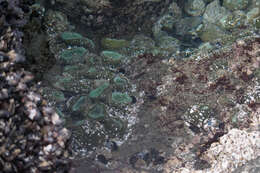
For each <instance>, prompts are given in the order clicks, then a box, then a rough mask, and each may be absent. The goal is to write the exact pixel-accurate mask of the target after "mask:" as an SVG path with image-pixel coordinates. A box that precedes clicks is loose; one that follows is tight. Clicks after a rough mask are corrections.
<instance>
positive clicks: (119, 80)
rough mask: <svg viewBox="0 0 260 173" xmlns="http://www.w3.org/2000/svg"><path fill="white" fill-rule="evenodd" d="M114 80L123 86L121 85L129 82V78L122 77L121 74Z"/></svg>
mask: <svg viewBox="0 0 260 173" xmlns="http://www.w3.org/2000/svg"><path fill="white" fill-rule="evenodd" d="M113 81H114V83H115V84H116V85H118V86H121V87H122V86H125V85H126V84H127V80H126V79H124V78H121V77H119V76H116V77H115V78H114V80H113Z"/></svg>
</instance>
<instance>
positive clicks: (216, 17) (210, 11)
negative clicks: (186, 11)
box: [203, 0, 230, 24]
mask: <svg viewBox="0 0 260 173" xmlns="http://www.w3.org/2000/svg"><path fill="white" fill-rule="evenodd" d="M229 13H230V12H229V11H228V10H226V9H225V7H222V6H220V2H219V0H214V1H213V2H211V3H210V4H208V5H207V7H206V10H205V12H204V14H203V20H205V21H207V22H210V23H213V24H218V23H219V21H221V20H222V18H223V17H224V16H227V15H228V14H229Z"/></svg>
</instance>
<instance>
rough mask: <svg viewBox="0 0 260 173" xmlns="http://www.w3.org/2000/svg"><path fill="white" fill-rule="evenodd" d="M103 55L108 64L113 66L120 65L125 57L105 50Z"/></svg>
mask: <svg viewBox="0 0 260 173" xmlns="http://www.w3.org/2000/svg"><path fill="white" fill-rule="evenodd" d="M101 55H102V56H104V57H105V61H106V62H108V63H109V64H112V65H116V64H119V63H120V62H121V61H122V59H123V55H121V54H119V53H117V52H114V51H108V50H104V51H102V52H101Z"/></svg>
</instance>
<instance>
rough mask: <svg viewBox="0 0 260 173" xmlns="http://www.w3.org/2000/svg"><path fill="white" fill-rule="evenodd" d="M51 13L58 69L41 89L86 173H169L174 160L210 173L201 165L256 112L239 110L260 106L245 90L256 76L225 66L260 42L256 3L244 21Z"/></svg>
mask: <svg viewBox="0 0 260 173" xmlns="http://www.w3.org/2000/svg"><path fill="white" fill-rule="evenodd" d="M191 2H192V1H191ZM202 2H203V1H202ZM246 2H247V1H246ZM52 3H53V4H52V5H50V4H49V5H46V4H44V3H42V4H41V5H40V7H41V8H44V9H45V11H46V13H45V14H44V24H43V25H44V27H45V35H46V37H47V38H48V39H47V40H48V45H49V48H47V49H48V50H47V51H49V52H50V54H53V56H52V58H54V59H55V65H54V64H52V65H51V68H50V69H48V70H47V71H45V72H44V73H43V74H42V76H43V81H42V82H43V85H42V89H43V94H44V96H45V97H46V98H47V99H48V101H49V102H50V104H52V105H53V106H54V107H55V108H56V110H57V112H58V114H59V115H60V116H61V117H62V118H63V119H64V121H65V126H66V127H67V128H68V129H70V130H71V131H72V134H73V135H72V148H73V151H74V154H75V156H74V157H75V160H80V159H83V160H81V161H82V163H80V164H79V165H78V168H77V169H76V170H77V171H78V172H84V171H86V170H91V172H95V171H96V172H109V171H112V172H113V171H118V172H124V171H125V172H126V171H127V170H129V171H130V172H131V171H132V172H140V171H141V170H142V171H144V172H164V171H166V170H167V169H168V168H166V166H165V163H166V162H167V161H168V160H170V159H171V158H172V157H173V156H174V157H175V156H176V157H182V158H183V161H182V162H183V163H185V162H187V163H194V165H195V166H194V167H197V168H199V169H200V168H201V169H207V168H209V167H210V166H209V163H208V162H207V161H205V162H204V161H202V162H199V161H200V159H198V158H199V157H200V155H201V154H202V153H203V152H204V150H207V148H209V145H210V144H211V143H213V142H215V141H217V140H218V138H219V137H220V136H223V135H224V134H225V133H226V129H227V127H232V128H233V127H239V126H242V125H241V120H238V119H239V118H240V119H245V117H243V116H242V115H240V114H241V112H242V111H244V112H245V114H246V113H248V112H250V111H251V110H248V109H247V108H240V107H241V105H242V107H243V104H247V102H250V101H252V100H258V99H259V96H258V92H254V93H253V94H252V95H253V96H252V95H250V94H249V93H250V92H249V91H248V90H247V89H248V87H249V86H257V85H258V83H257V77H258V76H257V75H256V76H254V77H253V78H250V80H249V79H247V80H245V79H243V78H242V79H241V78H239V77H237V76H236V75H237V74H235V72H232V71H234V69H232V68H233V66H232V64H235V61H233V60H230V59H228V58H225V57H229V56H230V55H231V53H230V49H231V48H230V45H231V43H233V42H234V41H235V40H237V39H238V38H239V39H242V38H245V37H251V36H256V32H257V27H258V20H259V13H258V14H256V13H257V12H254V10H253V9H254V8H253V7H254V4H257V2H256V1H254V0H251V1H248V4H247V5H246V6H245V7H244V6H242V7H241V9H239V11H238V10H237V11H234V10H233V9H232V8H233V6H238V7H236V8H240V5H241V4H239V2H237V3H234V4H231V5H230V4H228V5H227V4H226V6H224V5H223V4H217V7H215V8H210V6H211V5H210V4H212V3H215V1H214V2H212V3H210V2H209V1H207V2H206V3H204V2H203V4H204V6H205V7H204V9H202V7H199V8H198V7H197V8H198V9H195V10H193V11H192V7H190V6H191V4H186V5H185V3H183V2H180V1H177V2H176V3H175V1H164V0H162V1H160V0H159V1H152V0H150V1H149V0H148V1H141V2H139V4H138V3H137V2H136V3H135V1H133V2H128V1H125V4H123V5H116V6H114V5H115V4H114V3H109V1H79V2H76V1H75V2H74V1H55V2H54V1H52ZM77 3H78V4H77ZM80 3H82V4H80ZM186 3H188V2H186ZM79 4H80V5H82V6H79ZM131 4H132V5H133V6H131ZM44 5H45V6H44ZM194 8H195V7H194ZM234 8H235V7H234ZM72 9H74V10H73V11H71V10H72ZM213 9H218V10H219V16H212V13H214V12H211V10H213ZM196 10H197V11H196ZM200 10H201V11H202V12H200ZM151 12H153V13H151ZM193 12H196V13H198V14H196V15H194V14H193ZM205 13H207V15H206V14H205ZM237 14H239V15H240V16H239V17H237ZM251 14H254V15H251ZM192 15H193V16H192ZM250 15H251V16H250ZM252 16H253V17H252ZM251 19H252V21H251ZM219 20H221V21H222V20H223V21H222V23H218V22H219ZM208 21H215V22H216V23H210V22H208ZM227 22H228V23H227ZM211 52H213V54H211ZM41 65H43V64H41ZM44 65H46V66H47V65H48V66H50V64H48V62H47V63H46V64H44ZM44 65H43V66H44ZM256 71H257V69H256ZM251 79H252V80H251ZM253 79H254V80H253ZM237 86H242V87H241V89H236V87H237ZM240 92H241V93H240ZM249 95H250V97H249ZM247 97H248V98H247ZM248 99H249V100H248ZM250 99H251V100H250ZM239 106H240V107H239ZM244 109H246V110H244ZM223 110H226V111H227V112H228V115H223V114H224V113H223ZM238 114H239V116H242V117H239V116H238ZM238 117H239V118H238ZM225 118H226V119H231V120H230V121H227V120H226V119H225ZM196 141H197V142H196ZM186 146H190V147H189V150H188V149H187V151H179V150H182V149H183V150H186V148H185V147H186ZM198 153H199V154H198ZM178 163H179V162H178ZM180 167H181V166H180V165H178V164H177V165H176V166H175V167H174V168H172V170H176V169H178V168H180ZM197 168H196V169H197Z"/></svg>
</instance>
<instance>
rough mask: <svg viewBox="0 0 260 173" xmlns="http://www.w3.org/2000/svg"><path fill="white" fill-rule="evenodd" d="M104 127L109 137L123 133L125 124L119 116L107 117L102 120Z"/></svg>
mask: <svg viewBox="0 0 260 173" xmlns="http://www.w3.org/2000/svg"><path fill="white" fill-rule="evenodd" d="M104 127H105V129H106V131H107V133H108V134H110V137H120V136H122V135H123V134H124V132H125V128H126V124H125V123H124V122H123V121H122V120H120V119H119V118H111V117H110V118H109V119H106V120H105V122H104Z"/></svg>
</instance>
